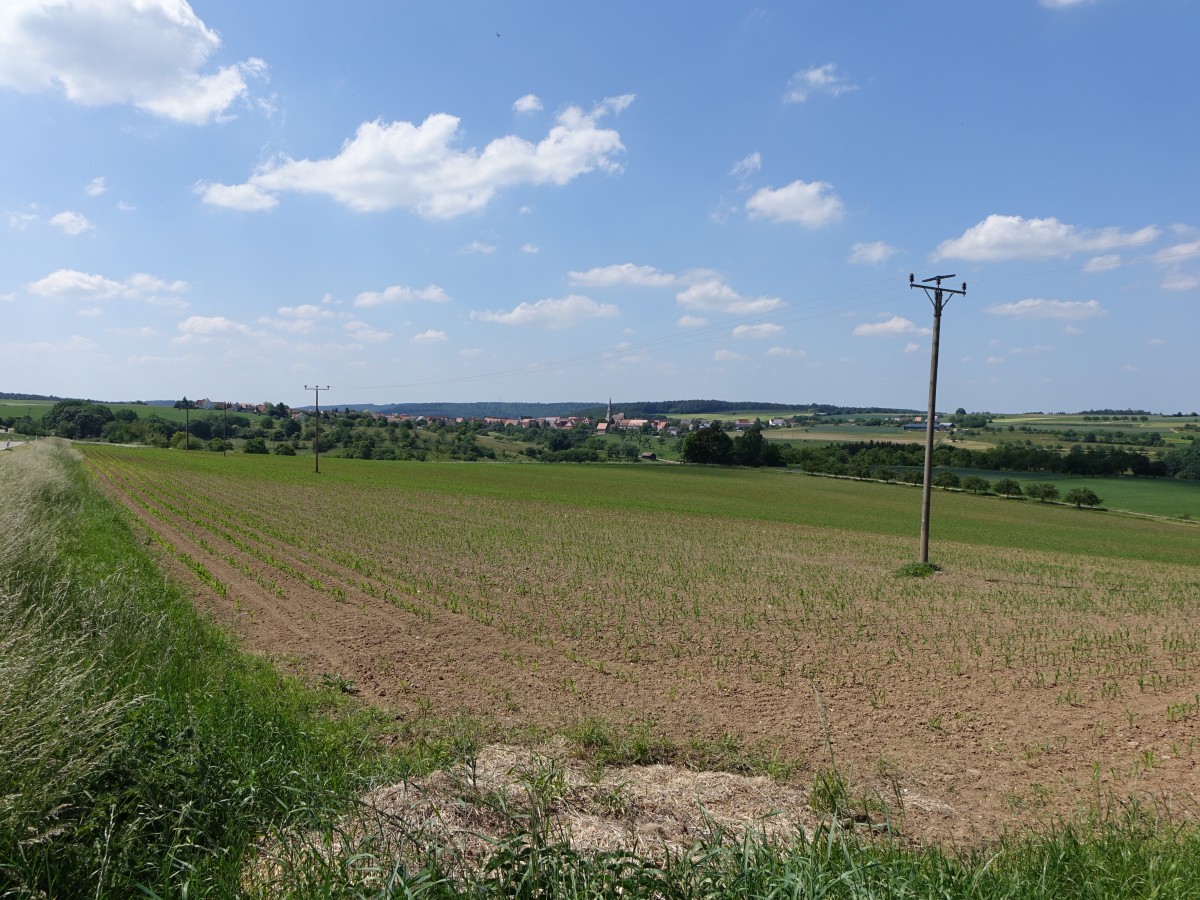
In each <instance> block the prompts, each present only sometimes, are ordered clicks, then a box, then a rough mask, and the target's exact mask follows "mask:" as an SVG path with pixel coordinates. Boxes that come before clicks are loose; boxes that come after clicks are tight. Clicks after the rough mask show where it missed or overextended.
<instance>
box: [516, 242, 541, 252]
mask: <svg viewBox="0 0 1200 900" xmlns="http://www.w3.org/2000/svg"><path fill="white" fill-rule="evenodd" d="M521 252H522V253H530V254H532V253H541V252H542V248H541V247H539V246H538V245H537V244H522V245H521Z"/></svg>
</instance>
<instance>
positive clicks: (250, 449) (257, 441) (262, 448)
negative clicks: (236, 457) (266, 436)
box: [242, 437, 267, 453]
mask: <svg viewBox="0 0 1200 900" xmlns="http://www.w3.org/2000/svg"><path fill="white" fill-rule="evenodd" d="M242 452H243V453H266V452H267V442H266V441H264V440H263V439H262V438H260V437H252V438H250V440H248V441H246V445H245V446H244V447H242Z"/></svg>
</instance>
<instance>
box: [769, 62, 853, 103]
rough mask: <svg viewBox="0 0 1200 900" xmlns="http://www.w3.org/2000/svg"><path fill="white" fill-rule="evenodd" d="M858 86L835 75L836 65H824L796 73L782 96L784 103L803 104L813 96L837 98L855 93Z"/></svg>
mask: <svg viewBox="0 0 1200 900" xmlns="http://www.w3.org/2000/svg"><path fill="white" fill-rule="evenodd" d="M857 90H858V85H856V84H851V83H850V81H849V80H848V79H846V78H845V76H842V75H839V74H838V73H837V64H836V63H825V65H823V66H813V67H812V68H811V69H804V70H803V71H800V72H797V73H796V74H794V75H793V76H792V77H791V78H790V79H789V80H788V85H787V90H786V91H785V92H784V95H783V102H784V103H803V102H804V101H805V100H807V99H808V98H809V97H810V96H812V95H813V94H828V95H829V96H831V97H839V96H841V95H842V94H846V93H849V92H850V91H857Z"/></svg>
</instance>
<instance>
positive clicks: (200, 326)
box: [174, 316, 258, 344]
mask: <svg viewBox="0 0 1200 900" xmlns="http://www.w3.org/2000/svg"><path fill="white" fill-rule="evenodd" d="M177 327H178V329H179V336H178V337H176V338H175V339H174V343H176V344H189V343H201V344H207V343H209V342H211V341H212V340H214V339H216V338H219V337H232V336H238V337H257V336H258V332H256V331H255V330H254V329H253V328H251V327H250V326H249V325H244V324H242V323H241V322H235V321H233V320H232V319H227V318H226V317H225V316H188V317H187V318H186V319H184V320H183V321H182V322H180V323H179V325H178V326H177Z"/></svg>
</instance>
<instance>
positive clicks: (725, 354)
mask: <svg viewBox="0 0 1200 900" xmlns="http://www.w3.org/2000/svg"><path fill="white" fill-rule="evenodd" d="M712 358H713V360H714V361H716V362H740V361H741V360H743V359H746V357H745V356H744V355H743V354H741V353H734V352H733V351H732V350H726V349H725V348H723V347H722V348H721V349H720V350H718V351H716V352H715V353H714V354H713V355H712Z"/></svg>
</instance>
